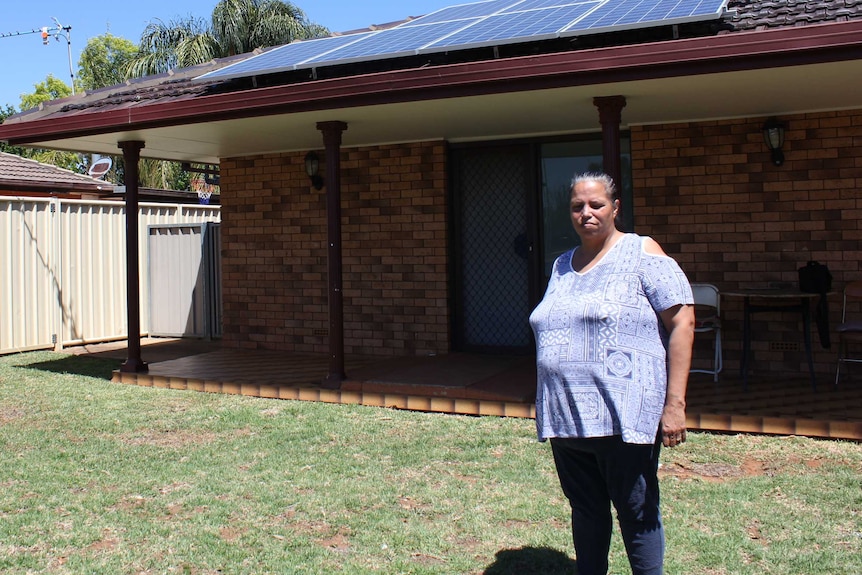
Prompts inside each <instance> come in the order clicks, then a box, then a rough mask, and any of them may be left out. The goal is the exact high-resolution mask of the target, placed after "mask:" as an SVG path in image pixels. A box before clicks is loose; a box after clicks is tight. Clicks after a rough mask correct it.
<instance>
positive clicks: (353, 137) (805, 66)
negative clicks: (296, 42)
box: [0, 0, 862, 163]
mask: <svg viewBox="0 0 862 575" xmlns="http://www.w3.org/2000/svg"><path fill="white" fill-rule="evenodd" d="M729 7H730V8H731V9H732V10H733V11H731V12H729V13H728V14H727V15H726V16H725V18H724V19H723V20H722V21H721V22H720V23H717V24H716V25H714V26H713V27H712V29H711V30H704V29H698V30H699V31H698V32H697V33H699V34H700V35H701V37H683V33H684V32H685V31H684V30H683V31H680V30H677V33H679V34H680V39H659V40H656V39H655V37H654V36H657V35H658V34H659V31H652V32H650V33H649V34H647V33H646V32H642V31H640V32H637V33H631V34H628V35H625V34H621V33H617V34H616V35H614V34H610V35H602V36H603V37H602V38H599V39H595V38H594V39H589V40H584V41H582V42H579V41H576V42H575V43H574V45H573V46H570V47H568V48H566V49H565V50H564V49H562V48H561V47H560V46H558V45H545V44H543V45H541V46H539V45H536V46H531V49H532V50H534V51H536V53H531V54H520V55H514V56H511V57H503V56H501V57H499V58H493V57H488V56H487V55H484V56H483V55H481V54H474V56H473V57H475V58H476V59H475V60H469V61H464V58H465V56H464V55H462V56H461V61H456V60H455V59H454V58H451V59H450V60H447V61H444V62H426V63H425V65H424V66H423V65H420V64H419V63H418V62H415V61H405V62H397V63H389V64H387V65H388V66H390V67H393V68H397V66H404V67H403V68H401V69H387V70H383V69H375V68H369V67H363V66H352V67H351V66H348V67H345V68H343V69H341V70H340V71H339V72H338V74H340V75H338V74H333V75H331V76H330V77H328V78H325V79H323V78H318V79H313V78H311V79H309V78H304V79H300V78H298V77H296V76H291V75H278V76H275V77H271V78H254V79H242V80H222V81H213V82H203V83H198V82H194V81H193V79H194V78H195V77H198V76H200V75H201V74H203V73H205V72H207V71H210V70H214V69H217V68H220V67H223V66H225V65H228V64H230V63H232V62H234V61H236V60H237V59H239V58H243V57H247V55H243V56H239V57H236V58H234V59H225V60H219V61H215V62H210V63H207V64H203V65H201V66H197V67H193V68H187V69H183V70H178V71H173V72H171V73H170V74H166V75H162V76H155V77H149V78H143V79H140V80H133V81H130V82H127V83H126V84H124V85H122V86H115V87H112V88H106V89H103V90H98V91H95V92H92V93H86V94H79V95H76V96H72V97H70V98H65V99H63V100H58V101H54V102H49V103H47V104H46V105H43V106H42V107H41V108H40V109H39V110H34V111H32V112H27V113H23V114H19V115H17V116H14V117H12V118H10V119H9V120H7V122H6V123H5V124H3V125H2V126H0V139H4V140H7V141H9V142H10V143H14V144H23V145H32V146H40V147H49V148H60V149H72V150H80V151H89V152H97V153H102V154H117V144H118V142H121V141H127V140H140V141H143V142H145V143H146V145H145V147H144V149H143V150H142V151H141V154H142V156H143V157H154V158H161V159H170V160H179V161H195V162H204V163H217V162H218V161H219V159H220V158H225V157H237V156H247V155H257V154H266V153H277V152H287V151H299V150H307V149H315V148H320V147H321V144H320V134H319V132H318V131H317V129H316V128H315V126H316V123H317V122H320V121H330V120H339V121H343V122H346V123H347V124H348V126H349V127H348V130H347V131H346V132H345V133H344V141H343V145H344V146H345V147H354V146H363V145H372V144H383V143H396V142H406V141H422V140H424V141H433V140H447V141H450V142H463V141H472V140H484V139H503V138H508V137H525V136H538V135H553V134H561V133H568V134H571V133H578V132H586V131H595V130H596V129H597V126H598V118H597V114H596V111H595V108H594V107H593V105H592V102H593V98H595V97H602V96H612V95H623V96H625V97H626V101H627V106H626V108H625V109H624V111H623V117H622V121H623V127H624V128H625V127H627V126H636V125H646V124H662V123H679V122H688V121H707V120H713V119H724V118H734V117H758V116H770V115H788V114H794V113H802V112H807V111H824V110H840V109H851V108H856V107H859V106H860V105H862V96H860V95H859V94H858V93H857V91H855V90H848V89H846V80H847V78H852V77H859V76H860V74H862V58H860V56H862V18H860V17H859V16H860V14H862V3H857V2H836V1H832V0H829V1H820V2H817V1H809V2H791V1H788V0H778V1H773V2H765V1H764V2H747V1H739V2H731V3H730V4H729ZM719 24H720V25H719ZM803 24H804V25H803ZM664 33H665V34H667V33H668V32H667V31H664ZM687 33H689V34H692V33H694V32H691V31H689V32H687ZM644 34H647V36H644ZM633 42H635V43H633ZM637 42H640V43H637ZM615 43H616V44H615ZM521 49H522V50H524V47H521ZM549 49H550V50H552V51H550V52H541V50H549ZM501 54H502V53H501ZM693 76H696V77H697V81H696V82H693V81H691V79H692V77H693ZM743 94H744V97H740V95H743Z"/></svg>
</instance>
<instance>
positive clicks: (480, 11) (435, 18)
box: [399, 0, 521, 28]
mask: <svg viewBox="0 0 862 575" xmlns="http://www.w3.org/2000/svg"><path fill="white" fill-rule="evenodd" d="M520 3H521V0H488V1H486V2H475V3H473V4H460V5H458V6H449V7H447V8H441V9H440V10H437V11H436V12H431V13H430V14H426V15H425V16H422V17H421V18H417V19H415V20H411V21H410V22H405V23H404V24H401V25H400V26H399V28H410V27H412V26H417V25H422V24H431V23H434V22H449V21H451V20H462V19H465V18H482V17H485V16H490V15H491V14H496V13H497V12H499V11H500V10H503V9H505V8H508V7H509V6H512V5H515V4H520Z"/></svg>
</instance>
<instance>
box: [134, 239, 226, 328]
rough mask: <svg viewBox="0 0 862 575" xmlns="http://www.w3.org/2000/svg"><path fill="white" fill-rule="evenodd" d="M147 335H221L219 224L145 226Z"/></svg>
mask: <svg viewBox="0 0 862 575" xmlns="http://www.w3.org/2000/svg"><path fill="white" fill-rule="evenodd" d="M147 242H148V248H149V249H148V251H149V262H148V263H147V269H148V271H149V287H150V302H149V310H150V335H153V336H172V337H202V338H210V339H211V338H214V337H221V258H220V245H221V231H220V224H218V223H215V222H204V223H202V224H170V225H156V226H149V228H148V231H147Z"/></svg>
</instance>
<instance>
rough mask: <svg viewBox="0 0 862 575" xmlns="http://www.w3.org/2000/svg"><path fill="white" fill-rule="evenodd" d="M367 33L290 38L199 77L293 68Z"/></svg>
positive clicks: (230, 76) (268, 72) (282, 70)
mask: <svg viewBox="0 0 862 575" xmlns="http://www.w3.org/2000/svg"><path fill="white" fill-rule="evenodd" d="M370 34H372V33H371V32H363V33H359V34H348V35H346V36H329V37H327V38H319V39H316V40H302V41H299V42H291V43H290V44H285V45H284V46H279V47H278V48H274V49H272V50H270V51H268V52H264V53H263V54H258V55H256V56H252V57H251V58H248V59H247V60H243V61H241V62H237V63H236V64H232V65H230V66H226V67H224V68H221V69H220V70H214V71H212V72H210V73H208V74H204V75H203V76H201V78H202V79H210V78H214V77H218V78H223V79H228V78H241V77H244V76H251V75H254V74H259V73H260V70H266V71H267V72H266V73H267V74H274V73H276V72H286V71H290V70H296V68H297V65H298V64H301V63H302V62H305V61H306V60H308V59H309V58H314V57H318V56H322V55H324V54H328V53H329V52H331V51H333V50H335V49H337V48H340V47H342V46H345V45H347V44H352V43H353V42H356V41H358V40H360V39H362V38H364V37H366V36H369V35H370Z"/></svg>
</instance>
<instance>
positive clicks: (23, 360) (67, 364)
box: [0, 352, 862, 575]
mask: <svg viewBox="0 0 862 575" xmlns="http://www.w3.org/2000/svg"><path fill="white" fill-rule="evenodd" d="M115 367H116V365H115V362H106V361H103V360H96V359H92V358H86V357H76V356H67V355H64V354H55V353H48V352H37V353H27V354H20V355H13V356H5V357H0V442H2V444H0V447H2V449H0V458H2V459H1V460H0V572H2V573H4V574H18V573H20V574H24V573H110V574H116V573H130V574H150V573H152V574H156V573H189V574H215V573H231V574H232V573H249V574H252V573H253V574H261V573H279V574H282V573H303V574H304V573H308V574H331V573H351V574H366V573H385V574H399V573H427V574H432V573H433V574H447V575H451V574H481V573H485V574H489V575H499V574H518V575H532V574H536V575H538V574H543V575H548V574H550V575H554V574H564V573H577V567H576V563H575V560H574V559H575V558H574V551H573V549H572V544H571V540H570V531H569V525H568V521H569V519H568V517H569V513H568V509H567V503H566V501H565V500H564V498H563V496H562V494H561V492H560V489H559V485H558V483H557V479H556V475H555V473H554V470H553V465H552V461H551V454H550V449H549V446H548V445H546V444H540V443H538V442H536V440H535V434H534V424H533V421H532V420H525V419H512V418H509V419H503V418H495V417H462V416H450V415H441V414H428V413H412V412H406V411H396V410H391V409H381V408H369V407H359V406H341V405H331V404H322V403H310V402H294V401H279V400H268V399H256V398H247V397H240V396H228V395H215V394H205V393H196V392H186V391H172V390H162V389H152V388H142V387H134V386H124V385H119V384H112V383H110V382H109V381H108V378H109V377H110V372H111V369H113V368H115ZM662 462H663V466H662V472H661V473H662V489H663V491H662V496H663V513H664V517H665V524H666V529H667V539H668V550H667V568H666V572H667V573H668V574H671V575H673V574H680V575H682V574H686V575H689V574H707V575H724V574H734V575H736V574H752V575H765V574H775V575H794V574H799V575H815V574H823V575H827V574H828V575H836V574H847V575H851V574H855V575H858V574H860V573H862V444H859V443H852V442H840V441H823V440H813V439H807V438H800V437H763V436H750V435H735V436H731V435H710V434H700V433H691V434H689V441H688V442H687V443H686V444H685V445H684V446H682V447H681V448H678V449H674V450H665V451H664V452H663V454H662ZM629 572H630V571H629V569H628V564H627V562H626V559H625V554H624V552H623V551H622V546H621V543H620V539H619V537H618V536H615V537H614V546H613V549H612V555H611V573H615V574H624V573H629Z"/></svg>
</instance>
